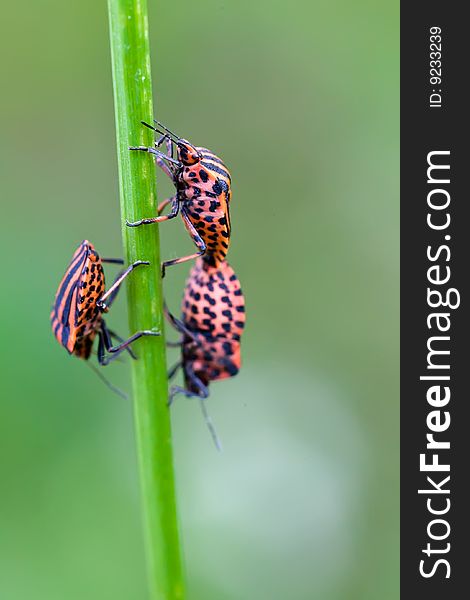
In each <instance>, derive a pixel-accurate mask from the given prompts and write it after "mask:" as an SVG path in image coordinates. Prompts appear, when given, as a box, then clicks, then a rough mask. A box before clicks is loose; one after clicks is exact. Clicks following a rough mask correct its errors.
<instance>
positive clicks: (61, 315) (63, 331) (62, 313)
mask: <svg viewBox="0 0 470 600" xmlns="http://www.w3.org/2000/svg"><path fill="white" fill-rule="evenodd" d="M103 262H108V263H115V264H123V261H122V260H120V259H103V258H101V257H100V256H99V254H98V253H97V252H96V250H95V248H94V246H93V244H91V243H90V242H89V241H88V240H84V241H83V242H81V244H80V245H79V246H78V248H77V250H76V251H75V253H74V255H73V257H72V260H71V262H70V264H69V266H68V267H67V270H66V271H65V274H64V276H63V278H62V280H61V282H60V284H59V287H58V289H57V292H56V295H55V299H54V304H53V307H52V312H51V315H50V318H51V325H52V330H53V333H54V335H55V337H56V339H57V341H58V342H59V343H60V344H61V345H62V346H63V347H64V348H65V349H66V350H67V352H68V353H69V354H72V355H74V356H77V357H79V358H82V359H84V360H88V359H89V358H90V354H91V350H92V346H93V342H94V340H95V337H96V336H98V351H97V358H98V363H99V364H100V365H102V366H105V365H107V364H109V363H110V362H111V361H112V360H114V359H115V358H116V357H118V356H119V355H120V354H121V353H122V352H124V351H127V352H128V353H129V354H130V356H131V357H132V358H134V359H135V358H136V356H135V354H134V353H133V352H132V350H131V348H130V345H131V344H132V342H134V341H135V340H137V339H139V338H140V337H142V336H158V335H160V333H159V332H157V331H153V330H144V331H138V332H137V333H134V335H132V336H131V337H130V338H129V339H127V340H123V339H122V338H121V337H120V336H119V335H118V334H117V333H115V332H114V331H112V330H111V329H108V327H107V325H106V323H105V321H104V319H103V313H105V312H108V310H109V308H110V307H111V305H112V303H113V302H114V300H115V298H116V295H117V293H118V291H119V288H120V286H121V284H122V282H123V281H124V279H125V278H126V277H127V276H128V275H129V274H130V273H131V272H132V271H133V270H134V269H135V268H137V267H140V266H143V265H149V264H150V263H149V262H147V261H142V260H138V261H136V262H135V263H133V264H132V265H130V266H129V267H127V269H125V270H123V271H121V272H120V273H119V274H118V276H117V277H116V279H115V281H114V283H113V285H112V286H111V287H110V288H109V289H108V290H107V291H105V277H104V270H103ZM113 340H116V341H117V342H118V344H117V345H115V346H113ZM101 378H102V377H101Z"/></svg>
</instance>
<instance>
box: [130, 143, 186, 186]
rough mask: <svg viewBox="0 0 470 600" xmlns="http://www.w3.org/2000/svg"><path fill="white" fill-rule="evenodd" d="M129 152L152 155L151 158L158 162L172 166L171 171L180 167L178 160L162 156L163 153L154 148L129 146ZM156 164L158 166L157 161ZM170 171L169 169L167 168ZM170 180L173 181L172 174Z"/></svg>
mask: <svg viewBox="0 0 470 600" xmlns="http://www.w3.org/2000/svg"><path fill="white" fill-rule="evenodd" d="M129 150H134V151H139V152H148V153H149V154H152V155H153V156H155V157H156V160H157V159H160V161H164V162H168V163H169V164H170V165H172V166H173V165H174V167H173V169H174V168H175V167H178V168H179V167H180V166H181V163H180V161H179V160H176V159H174V158H172V157H171V156H167V155H166V154H164V153H163V152H160V150H157V149H156V148H149V147H148V146H129ZM157 164H158V160H157ZM169 168H170V169H171V167H169ZM171 178H172V179H174V175H173V173H172V175H171Z"/></svg>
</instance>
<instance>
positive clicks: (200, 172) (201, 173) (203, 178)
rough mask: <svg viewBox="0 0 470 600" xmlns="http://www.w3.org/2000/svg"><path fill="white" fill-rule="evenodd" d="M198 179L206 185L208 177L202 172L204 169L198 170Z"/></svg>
mask: <svg viewBox="0 0 470 600" xmlns="http://www.w3.org/2000/svg"><path fill="white" fill-rule="evenodd" d="M199 177H200V178H201V181H203V182H204V183H206V182H207V180H208V179H209V175H208V174H207V172H206V171H204V169H200V171H199Z"/></svg>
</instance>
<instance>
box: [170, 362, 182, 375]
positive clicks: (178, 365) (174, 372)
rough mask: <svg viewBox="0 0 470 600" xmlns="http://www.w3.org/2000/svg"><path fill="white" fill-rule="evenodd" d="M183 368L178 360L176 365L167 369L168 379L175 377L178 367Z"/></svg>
mask: <svg viewBox="0 0 470 600" xmlns="http://www.w3.org/2000/svg"><path fill="white" fill-rule="evenodd" d="M182 366H183V363H182V361H181V360H179V361H178V362H177V363H176V364H174V365H173V366H172V367H171V369H169V371H168V379H173V377H174V376H175V375H176V373H177V372H178V369H179V368H180V367H182Z"/></svg>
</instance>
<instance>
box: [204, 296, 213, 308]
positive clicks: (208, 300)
mask: <svg viewBox="0 0 470 600" xmlns="http://www.w3.org/2000/svg"><path fill="white" fill-rule="evenodd" d="M204 300H206V301H207V302H209V304H210V305H211V306H214V305H215V300H214V298H212V297H211V296H209V294H204Z"/></svg>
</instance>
